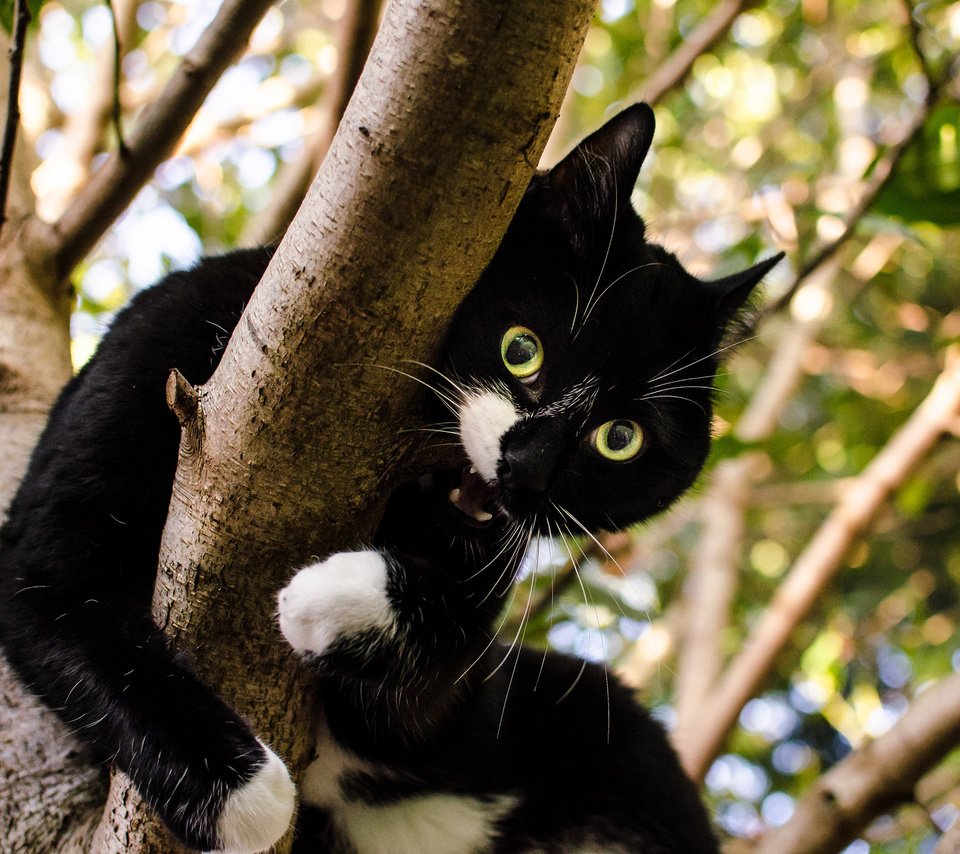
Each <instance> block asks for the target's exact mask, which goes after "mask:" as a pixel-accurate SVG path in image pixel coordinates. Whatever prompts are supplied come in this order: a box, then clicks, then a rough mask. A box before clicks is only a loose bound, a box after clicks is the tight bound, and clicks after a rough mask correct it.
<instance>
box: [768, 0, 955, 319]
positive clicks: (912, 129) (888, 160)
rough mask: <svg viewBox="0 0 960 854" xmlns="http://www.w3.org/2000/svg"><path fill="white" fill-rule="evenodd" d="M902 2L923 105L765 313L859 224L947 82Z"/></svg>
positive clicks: (775, 307)
mask: <svg viewBox="0 0 960 854" xmlns="http://www.w3.org/2000/svg"><path fill="white" fill-rule="evenodd" d="M903 5H904V7H905V8H906V11H907V19H908V21H909V30H908V32H909V40H910V45H911V46H912V47H913V50H914V53H915V54H916V57H917V62H918V63H919V64H920V69H921V71H922V72H923V74H924V76H925V78H926V81H927V95H926V97H925V98H924V102H923V106H921V107H920V109H918V110H917V111H916V112H915V113H914V116H913V118H912V119H911V120H910V122H909V124H908V125H907V127H906V129H905V130H904V132H903V134H902V135H901V136H900V139H899V141H898V142H896V143H894V144H893V145H891V146H890V147H889V148H888V149H887V151H886V153H885V154H884V155H883V157H881V158H880V160H878V161H877V162H876V164H874V167H873V170H872V171H871V172H870V177H869V178H868V179H867V180H866V182H865V183H864V185H863V187H862V189H861V194H860V198H859V200H858V201H857V204H856V206H855V207H854V209H853V210H852V211H851V212H850V214H849V215H848V216H847V221H846V225H845V227H844V229H843V231H842V232H841V233H840V234H839V235H838V236H837V237H836V238H835V239H834V240H832V241H830V242H829V243H827V244H826V245H825V246H823V247H821V248H820V249H819V250H818V251H817V252H815V253H814V255H813V256H811V257H810V258H808V259H807V260H806V261H805V262H804V263H803V264H802V265H801V267H800V271H799V272H798V273H797V278H796V279H795V280H794V282H793V284H792V285H790V287H789V288H788V289H787V290H786V291H785V292H784V293H783V294H781V295H780V296H779V297H778V298H777V299H776V300H775V301H774V302H772V303H771V304H770V305H769V306H767V307H766V308H765V309H764V314H765V315H766V314H773V313H775V312H778V311H781V310H782V309H783V308H784V307H786V306H787V305H788V304H789V302H790V300H791V299H792V298H793V295H794V294H795V293H796V292H797V290H798V289H799V288H800V286H801V285H802V284H803V282H804V281H805V280H806V279H807V278H808V277H809V276H810V275H811V274H812V273H813V272H814V270H816V269H817V268H818V267H819V266H820V265H821V264H823V263H824V262H826V261H828V260H829V259H830V258H832V257H833V256H834V255H835V254H836V252H837V250H838V249H839V248H840V247H841V246H843V244H844V243H846V242H847V241H848V240H849V239H850V238H851V237H852V236H853V234H854V232H855V231H856V230H857V226H858V225H859V224H860V220H862V219H863V217H864V216H865V215H866V213H867V212H868V211H869V210H870V208H871V207H872V206H873V203H874V202H875V201H876V199H877V196H879V195H880V192H881V191H882V190H883V188H884V187H885V186H886V185H887V182H888V181H889V180H890V178H891V177H892V176H893V174H894V172H895V171H896V167H897V164H898V163H899V162H900V159H901V158H902V157H903V155H904V153H905V152H906V150H907V149H908V148H909V147H910V145H911V144H912V143H913V141H914V140H915V139H917V138H919V136H920V134H921V132H922V131H923V126H924V124H925V123H926V121H927V118H928V117H929V116H930V113H931V112H932V111H933V108H934V106H935V105H936V103H937V101H938V99H939V97H940V94H941V93H942V92H943V90H944V89H945V88H946V87H947V85H948V84H949V82H950V79H951V75H952V73H953V69H952V68H950V67H949V66H948V67H947V68H946V70H945V71H944V74H943V75H941V76H939V77H937V76H934V75H933V72H932V70H931V67H930V63H929V61H928V60H927V57H926V55H925V54H924V53H923V51H922V50H921V47H920V41H919V29H918V25H917V22H916V21H915V20H914V17H913V7H912V5H911V4H910V3H909V2H907V0H904V4H903Z"/></svg>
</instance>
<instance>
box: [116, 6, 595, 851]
mask: <svg viewBox="0 0 960 854" xmlns="http://www.w3.org/2000/svg"><path fill="white" fill-rule="evenodd" d="M593 6H594V4H593V2H592V0H563V2H561V3H555V4H553V5H552V6H551V7H550V13H549V15H545V14H544V9H543V6H542V4H541V3H540V2H539V0H491V2H486V3H483V4H474V3H455V4H451V3H450V2H449V1H448V0H394V2H392V3H391V4H390V6H389V8H388V10H387V13H386V17H385V20H384V24H383V26H382V28H381V31H380V33H379V34H378V36H377V39H376V42H375V44H374V47H373V50H372V52H371V56H370V59H369V60H368V62H367V64H366V66H365V68H364V71H363V74H362V76H361V79H360V81H359V83H358V85H357V90H356V93H355V95H354V97H353V98H352V99H351V100H350V104H349V106H348V108H347V111H346V113H345V115H344V118H343V121H342V122H341V123H340V129H339V131H338V132H337V134H336V136H335V138H334V141H333V143H332V145H331V147H330V151H329V153H328V155H327V157H326V159H325V160H324V165H323V167H322V169H321V171H320V173H319V174H318V176H317V178H316V180H315V181H314V183H313V185H312V186H311V188H310V192H309V193H308V196H307V198H306V200H305V201H304V204H303V206H302V207H301V209H300V213H299V214H298V216H297V218H296V220H295V222H294V224H293V225H292V226H291V228H290V229H289V230H288V231H287V234H286V236H285V237H284V239H283V241H282V242H281V244H280V246H279V248H278V249H277V252H276V254H275V255H274V258H273V261H272V262H271V265H270V267H269V269H268V270H267V273H266V274H265V276H264V279H263V281H262V282H261V283H260V285H259V286H258V287H257V289H256V291H255V293H254V295H253V297H252V299H251V301H250V303H249V304H248V306H247V309H246V311H245V313H244V315H243V317H242V318H241V320H240V323H239V325H238V327H237V329H236V331H235V332H234V335H233V337H232V338H231V340H230V343H229V345H228V347H227V350H226V352H225V353H224V356H223V360H222V362H221V363H220V366H219V368H218V369H217V372H216V374H215V375H214V377H213V378H212V379H211V381H210V382H209V383H207V384H206V385H205V387H204V389H203V392H202V394H201V396H200V410H201V417H200V418H199V421H200V423H201V424H202V430H203V441H202V443H201V444H200V451H199V453H196V454H187V453H181V465H180V467H179V468H178V472H177V480H176V483H175V485H174V489H173V497H172V499H171V505H170V512H169V515H168V519H167V525H166V528H165V530H164V536H163V544H162V548H161V569H160V573H159V577H158V582H157V589H156V591H155V596H154V615H155V618H156V619H157V621H158V623H159V624H160V625H163V626H165V627H166V629H167V631H168V633H169V634H170V635H171V638H172V642H173V644H174V646H176V647H177V648H190V649H202V650H203V651H204V655H203V656H202V658H199V659H198V661H197V671H198V675H199V676H200V678H202V679H204V680H205V681H206V682H207V683H208V684H209V685H210V686H211V688H213V690H215V691H217V692H218V693H219V694H220V695H221V696H222V697H224V699H226V700H227V701H228V702H230V703H231V705H233V706H234V707H235V708H237V709H238V711H240V712H241V713H242V714H244V715H246V716H247V717H248V719H249V720H250V721H251V723H252V726H253V727H254V728H255V730H256V731H257V732H258V734H260V735H261V736H262V737H264V738H265V739H266V740H267V741H268V742H269V743H270V744H271V746H273V747H274V748H275V749H277V751H278V752H279V753H280V754H281V755H283V756H284V757H285V758H286V759H287V761H288V762H289V763H290V766H291V768H292V769H293V770H294V773H295V774H296V773H297V771H298V770H299V769H300V768H301V767H302V765H303V764H304V762H305V760H306V758H307V754H308V750H309V746H310V744H311V743H312V740H311V735H312V732H311V729H312V727H311V725H310V715H309V712H310V709H309V708H306V706H308V705H309V703H308V702H307V701H306V699H304V700H303V701H302V703H301V702H299V701H295V700H292V698H298V699H299V698H306V697H308V696H309V694H310V692H309V691H308V690H307V686H308V684H309V683H308V679H307V677H306V675H305V674H304V673H303V672H302V671H301V670H299V669H298V668H295V667H294V666H293V665H292V660H291V654H290V651H289V649H288V648H287V647H286V645H285V644H284V643H283V642H282V640H281V639H280V637H279V635H278V633H277V631H276V626H275V625H274V622H273V610H274V601H275V595H276V590H278V589H279V588H280V587H281V586H282V585H283V584H284V583H285V582H286V581H287V580H288V577H289V574H290V572H291V568H292V567H294V566H296V565H297V564H298V563H302V562H304V561H305V560H307V559H308V558H309V557H310V556H311V555H323V554H329V553H330V552H331V551H333V550H336V549H338V548H344V547H353V546H356V544H357V543H358V542H362V541H364V539H365V538H366V537H368V536H369V534H370V533H371V532H372V529H373V526H374V524H375V521H376V519H377V517H378V515H379V508H380V507H381V506H382V501H383V500H384V499H385V497H386V495H387V494H388V491H389V488H390V485H391V483H392V478H391V476H390V474H391V472H392V471H393V469H394V467H395V466H396V465H397V464H398V463H399V461H400V460H401V458H402V456H403V453H404V450H405V447H406V445H405V441H404V439H403V437H402V436H398V434H397V425H398V424H402V423H404V422H405V421H406V420H407V419H410V418H413V417H414V416H413V413H414V412H415V411H417V409H418V408H419V406H418V403H419V401H420V397H419V394H418V393H417V392H416V391H415V389H414V386H415V384H413V383H411V384H410V385H409V386H408V385H400V384H398V383H396V382H395V381H394V380H393V376H392V375H385V374H384V372H380V371H376V370H370V369H369V368H365V367H363V366H364V365H371V364H379V365H382V364H387V365H389V364H395V363H397V362H398V361H399V360H400V359H401V358H413V359H419V360H422V361H430V360H432V358H433V356H434V355H435V353H436V351H437V348H438V346H439V342H440V340H441V338H442V334H443V329H444V327H445V325H446V321H447V318H448V317H449V316H450V315H451V313H452V311H453V308H454V306H455V305H456V304H457V302H458V301H459V300H460V298H461V297H462V295H463V293H464V292H465V291H466V289H467V288H468V287H469V286H470V285H472V284H473V283H474V282H475V281H476V279H477V278H478V276H479V274H480V272H481V271H482V270H483V268H484V267H485V266H486V264H487V263H488V261H489V259H490V257H491V256H492V255H493V252H494V251H495V249H496V246H497V245H498V243H499V241H500V239H501V237H502V234H503V232H504V231H505V229H506V226H507V224H508V222H509V219H510V217H511V216H512V214H513V212H514V210H515V208H516V206H517V204H518V203H519V200H520V198H521V196H522V194H523V192H524V190H525V189H526V186H527V184H528V183H529V179H530V175H531V173H532V169H533V166H532V164H533V163H534V162H536V159H537V157H538V155H539V153H540V151H541V150H542V148H543V145H544V143H545V141H546V134H547V132H548V130H549V128H550V127H551V125H552V122H553V120H554V119H555V117H556V113H557V110H558V107H559V104H560V101H561V98H562V96H563V92H564V90H565V88H566V85H567V82H568V81H569V78H570V75H571V74H572V71H573V67H574V64H575V61H576V56H577V54H578V52H579V49H580V46H581V44H582V41H583V38H584V37H585V35H586V31H587V28H588V26H589V22H590V18H591V15H592V12H593ZM494 47H495V48H496V49H494ZM331 401H336V405H335V406H332V405H331ZM371 401H376V405H375V406H371ZM305 425H307V427H306V428H305ZM182 451H183V449H182ZM120 782H121V783H122V781H120ZM114 791H115V795H114V796H113V797H112V799H111V804H112V805H113V806H112V807H111V809H113V808H114V807H117V806H118V805H120V804H122V803H124V802H128V803H129V802H130V801H131V799H132V798H133V796H134V795H133V792H132V791H130V790H129V789H128V788H124V787H123V786H122V785H118V786H115V789H114ZM118 814H119V813H117V812H113V813H112V815H113V816H117V815H118ZM143 816H144V812H143V810H142V808H138V809H137V817H136V818H134V819H133V820H132V821H133V823H134V824H136V823H137V822H138V821H140V819H141V818H143ZM144 820H145V819H144ZM107 821H108V822H110V821H112V819H110V818H108V819H107ZM129 824H130V821H129V820H127V821H126V823H125V824H123V825H122V826H121V827H120V828H119V829H117V830H116V832H115V833H114V834H113V836H112V839H116V840H117V841H116V843H111V844H113V845H114V846H115V847H114V848H112V849H109V850H124V846H123V844H122V842H121V841H120V840H122V838H123V834H124V832H125V829H126V827H127V826H129ZM157 844H158V846H160V847H161V848H162V843H157Z"/></svg>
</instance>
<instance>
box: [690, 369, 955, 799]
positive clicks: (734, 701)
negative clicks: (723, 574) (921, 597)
mask: <svg viewBox="0 0 960 854" xmlns="http://www.w3.org/2000/svg"><path fill="white" fill-rule="evenodd" d="M958 408H960V355H958V354H957V353H956V352H954V351H948V353H947V366H946V367H945V368H944V370H943V372H942V373H941V374H940V376H939V377H938V379H937V381H936V383H935V384H934V386H933V388H932V389H931V391H930V393H929V394H928V395H927V397H926V399H925V400H924V401H923V403H921V404H920V406H919V407H918V408H917V409H916V410H915V411H914V412H913V414H912V415H911V416H910V418H909V419H908V420H907V422H906V423H905V424H904V425H903V426H902V427H901V428H900V429H899V430H898V431H897V432H896V433H895V434H894V435H893V436H892V437H891V438H890V440H889V442H887V444H886V446H885V447H884V448H883V449H882V450H881V451H880V452H879V453H878V454H877V456H876V457H875V458H874V459H873V460H872V461H871V462H870V464H869V465H868V466H867V467H866V469H864V471H863V473H862V474H861V475H860V476H859V477H857V478H856V480H855V481H854V482H853V483H852V484H851V486H850V489H849V491H848V492H846V493H845V494H844V496H843V497H842V498H841V500H840V501H839V502H838V504H837V506H836V507H835V508H834V509H833V511H832V512H831V513H830V515H829V516H828V517H827V519H826V520H825V521H824V523H823V524H822V525H821V526H820V529H819V530H818V531H817V533H816V535H815V536H814V537H813V539H812V540H811V541H810V543H809V544H808V545H807V547H806V548H805V549H804V550H803V552H802V553H801V554H800V556H799V557H798V558H797V559H796V561H795V563H794V565H793V568H792V569H791V570H790V572H789V574H788V575H787V576H786V578H785V579H784V581H783V583H782V584H781V585H780V586H779V587H778V588H777V591H776V593H775V595H774V597H773V599H772V601H771V603H770V605H769V607H768V608H767V610H766V611H765V613H764V615H763V618H762V619H761V620H760V622H759V623H758V624H757V625H756V626H755V627H754V629H753V631H751V632H750V635H749V637H748V638H747V640H746V642H745V643H744V644H743V650H742V652H740V654H739V655H737V657H736V658H735V659H734V660H733V661H732V662H731V664H730V665H729V666H728V667H727V670H726V672H725V674H724V676H723V678H722V679H721V681H720V683H719V685H718V687H717V689H716V690H715V691H714V692H713V695H712V696H711V699H710V703H709V705H710V714H709V715H707V716H703V717H702V718H701V721H700V728H699V730H698V732H697V733H696V736H695V738H693V739H691V741H690V742H689V743H688V744H687V745H684V746H682V748H681V756H682V760H683V763H684V767H685V768H686V769H687V772H688V773H689V774H690V776H691V777H693V778H694V779H697V780H700V779H703V775H704V774H705V773H706V770H707V768H708V767H709V764H710V762H711V761H712V760H713V759H714V758H715V757H716V755H717V753H718V752H719V751H720V749H721V747H722V745H723V742H724V740H725V738H726V736H727V733H729V731H730V730H731V729H732V728H733V726H734V725H735V723H736V721H737V716H738V715H739V714H740V710H741V709H742V708H743V706H744V704H745V703H746V702H747V700H749V699H750V697H752V696H753V695H754V694H755V692H756V691H757V690H758V689H759V687H760V686H761V685H762V684H763V681H764V680H765V679H766V678H767V676H768V674H769V673H770V671H771V669H772V668H773V665H774V663H775V662H776V659H777V656H778V655H779V654H780V652H781V650H782V649H783V648H784V646H785V645H786V643H787V641H788V640H789V638H790V635H791V633H792V632H793V631H794V629H795V628H796V627H797V625H798V624H799V622H800V621H801V620H802V619H803V618H804V617H805V616H806V615H807V614H808V613H809V612H810V610H811V609H812V608H813V606H814V605H815V604H816V602H817V599H818V597H819V596H820V594H821V593H822V591H823V589H824V588H825V587H826V585H827V584H828V582H829V581H830V580H831V579H832V578H833V577H834V575H836V573H837V572H838V571H839V570H840V568H841V561H842V560H843V557H844V555H845V554H846V553H847V550H848V549H849V548H850V546H851V545H852V544H853V542H854V541H855V540H856V538H857V537H859V536H860V535H861V534H862V533H863V532H864V531H865V529H866V528H867V527H868V525H869V524H870V523H871V521H872V520H873V518H874V516H875V515H876V513H877V511H878V510H879V509H880V507H881V506H882V505H883V502H884V501H886V499H887V498H888V497H889V495H890V494H891V493H892V492H893V490H895V489H896V488H897V487H898V486H899V485H900V484H901V483H903V481H904V479H905V478H906V477H907V476H909V474H910V473H911V472H912V471H913V470H914V468H915V467H916V465H917V464H918V462H919V461H920V460H921V459H922V458H923V457H924V456H925V455H926V453H927V452H928V451H929V450H930V448H931V447H932V446H933V444H934V443H935V442H936V440H937V439H938V438H939V437H940V436H941V435H942V434H943V433H944V432H945V431H946V430H947V428H948V426H949V425H950V423H951V422H952V420H953V419H954V418H955V417H956V415H957V410H958Z"/></svg>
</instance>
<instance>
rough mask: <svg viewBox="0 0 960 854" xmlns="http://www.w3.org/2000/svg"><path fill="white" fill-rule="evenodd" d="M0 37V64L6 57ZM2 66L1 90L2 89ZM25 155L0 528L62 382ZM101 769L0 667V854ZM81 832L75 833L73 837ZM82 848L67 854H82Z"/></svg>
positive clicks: (63, 313) (2, 72) (15, 185)
mask: <svg viewBox="0 0 960 854" xmlns="http://www.w3.org/2000/svg"><path fill="white" fill-rule="evenodd" d="M6 42H7V39H6V35H5V34H2V33H0V56H6V46H7V45H6ZM8 71H9V69H8V67H7V63H6V62H0V87H2V88H3V89H4V90H5V89H6V80H5V78H6V76H7V74H8ZM32 165H33V164H32V163H31V152H30V150H29V148H28V147H26V146H24V145H23V144H22V140H21V141H19V142H18V145H17V150H16V155H15V157H14V163H13V174H12V176H11V187H10V197H9V199H8V221H7V223H6V224H5V226H4V229H3V239H2V241H0V521H2V519H3V518H4V517H5V514H6V508H7V505H8V504H9V502H10V499H11V497H12V496H13V494H14V492H15V491H16V489H17V487H18V486H19V484H20V481H21V479H22V477H23V472H24V470H25V469H26V466H27V461H28V460H29V458H30V452H31V450H32V449H33V446H34V444H35V442H36V440H37V437H38V436H39V435H40V431H41V430H42V429H43V425H44V424H45V423H46V417H47V411H48V409H49V408H50V406H51V404H52V403H53V401H54V399H55V398H56V395H57V393H58V392H59V390H60V388H61V386H62V385H63V384H64V382H66V380H67V378H68V377H69V376H70V355H69V347H68V345H69V339H68V335H67V318H68V316H69V310H70V304H69V300H68V299H67V297H66V293H65V291H63V290H62V289H58V288H56V287H55V286H54V282H53V280H52V278H50V277H49V276H48V275H47V271H45V270H44V269H42V268H39V267H37V266H35V265H34V266H31V264H29V263H28V261H35V260H36V259H34V258H29V257H25V253H24V251H23V246H22V241H21V230H22V226H23V222H24V218H25V217H26V216H27V215H28V214H29V213H30V212H31V210H32V207H33V197H32V194H31V192H30V188H29V173H30V169H31V167H32ZM101 778H102V769H96V768H92V767H90V765H89V763H88V762H86V761H84V759H83V757H81V756H79V755H78V754H77V752H76V744H75V742H74V741H73V739H72V738H71V737H70V736H69V734H68V733H67V731H66V728H65V727H64V726H63V725H61V724H60V722H59V721H58V720H57V718H56V717H55V716H54V715H53V713H52V712H50V711H49V710H47V709H46V707H44V706H42V705H41V704H40V703H38V702H37V701H36V700H35V699H34V698H33V697H32V696H31V695H30V694H29V692H27V691H26V690H25V689H24V687H23V686H22V685H21V684H20V683H19V681H18V680H17V679H16V678H15V677H14V675H13V674H12V673H11V672H10V669H9V668H8V667H7V664H6V662H5V661H4V660H3V659H2V658H0V848H2V850H3V851H4V852H10V854H21V852H23V854H36V852H40V851H50V850H53V849H54V846H55V845H56V844H57V843H58V841H59V840H61V839H62V838H63V836H64V833H65V832H66V830H67V828H74V827H75V826H76V824H77V820H78V817H79V816H83V815H91V814H92V815H95V813H92V811H91V810H92V807H94V806H95V805H96V804H97V803H99V802H102V799H103V783H102V779H101ZM77 829H78V831H80V832H81V833H82V828H77ZM82 847H83V846H79V847H77V848H76V849H75V850H76V851H78V852H79V851H80V850H82Z"/></svg>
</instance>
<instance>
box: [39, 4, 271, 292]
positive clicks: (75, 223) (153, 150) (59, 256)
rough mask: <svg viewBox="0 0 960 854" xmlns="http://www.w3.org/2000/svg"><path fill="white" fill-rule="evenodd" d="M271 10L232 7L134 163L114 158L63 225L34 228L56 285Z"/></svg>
mask: <svg viewBox="0 0 960 854" xmlns="http://www.w3.org/2000/svg"><path fill="white" fill-rule="evenodd" d="M269 6H270V0H225V2H224V4H223V5H222V6H221V7H220V11H219V12H218V13H217V17H216V18H215V19H214V20H213V22H212V23H211V24H210V26H209V27H207V29H206V30H205V31H204V33H203V35H202V36H201V37H200V39H199V41H198V42H197V44H196V45H195V47H194V48H193V50H191V51H190V53H189V54H188V55H187V56H186V57H185V58H184V60H183V62H181V63H180V66H179V67H178V68H177V70H176V72H175V73H174V75H173V77H172V78H171V79H170V81H169V82H168V83H167V85H166V87H165V88H164V90H163V93H162V94H161V95H160V97H159V98H158V99H157V100H156V101H155V102H154V103H153V104H152V105H151V106H150V107H148V108H147V109H146V110H145V111H144V113H143V114H142V115H141V117H140V120H139V122H138V123H137V126H136V127H135V128H134V129H133V131H132V132H131V134H130V138H129V139H128V151H127V154H126V156H121V155H120V153H119V152H114V153H113V154H112V155H111V156H110V157H109V159H108V160H107V161H106V162H105V163H104V164H103V166H101V167H100V168H99V169H98V170H97V171H96V173H94V175H93V176H92V177H91V179H90V181H89V183H87V184H86V185H85V186H84V187H83V189H82V190H81V191H80V193H79V195H78V196H77V198H76V199H75V200H74V201H73V203H72V204H71V205H70V207H69V208H68V209H67V210H66V211H65V212H64V214H63V216H62V217H60V219H59V220H58V221H57V222H56V223H55V224H53V225H47V224H46V223H43V222H41V221H39V220H33V221H31V223H30V227H29V228H28V230H27V232H26V233H25V239H26V240H27V241H28V243H29V245H30V248H31V251H32V253H33V254H35V255H36V254H39V255H40V256H41V257H44V258H48V259H49V260H50V265H51V267H52V275H51V279H52V280H53V281H56V282H60V281H62V280H63V279H64V278H65V277H66V276H67V275H69V272H70V270H71V269H73V267H74V265H75V264H76V263H77V262H78V261H80V259H82V258H83V257H84V255H86V253H87V252H88V251H89V250H90V249H91V248H92V247H93V245H94V244H95V243H96V242H97V240H99V238H100V237H101V236H102V234H103V233H104V231H105V230H106V229H107V228H108V227H109V226H110V224H111V223H112V222H113V221H114V219H116V217H117V216H118V215H119V214H120V213H121V212H122V211H123V209H124V208H125V207H126V206H127V205H128V204H129V203H130V201H131V200H132V199H133V198H134V196H135V195H136V194H137V192H139V190H140V188H141V187H142V186H143V184H144V183H145V182H146V181H147V180H148V179H149V177H150V175H151V174H152V173H153V170H154V169H155V168H156V167H157V165H158V164H159V163H160V162H161V161H162V160H163V159H164V158H165V157H166V156H167V155H168V154H169V153H170V151H171V150H172V149H173V146H174V144H175V143H176V141H177V140H178V139H179V138H180V135H181V134H182V133H183V131H184V130H185V129H186V127H187V125H188V124H189V123H190V121H191V119H192V118H193V116H194V114H195V113H196V112H197V110H198V109H199V108H200V105H201V104H202V103H203V100H204V98H206V96H207V93H208V92H209V91H210V89H212V88H213V85H214V83H216V82H217V80H218V79H219V78H220V75H221V74H222V73H223V71H224V70H225V69H226V67H227V66H228V65H229V64H230V63H231V62H232V61H233V60H234V58H235V57H236V56H237V54H239V53H240V51H241V50H243V48H244V46H245V45H246V43H247V40H248V39H249V37H250V33H251V32H252V30H253V28H254V27H255V26H256V25H257V22H258V21H259V20H260V18H261V17H262V15H263V13H264V12H265V11H266V10H267V8H268V7H269Z"/></svg>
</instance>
